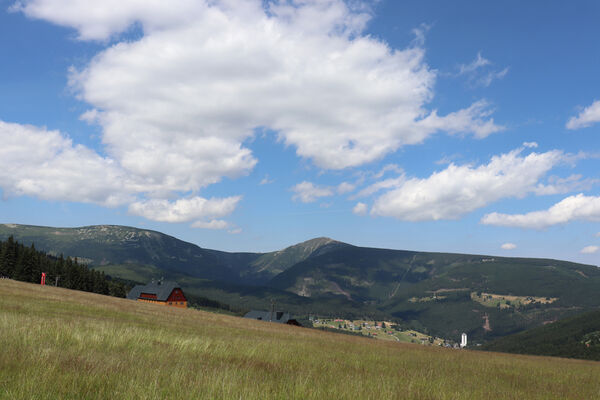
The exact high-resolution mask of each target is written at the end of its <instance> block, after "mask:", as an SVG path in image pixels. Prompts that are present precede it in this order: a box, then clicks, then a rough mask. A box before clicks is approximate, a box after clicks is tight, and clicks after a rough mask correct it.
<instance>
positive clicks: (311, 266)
mask: <svg viewBox="0 0 600 400" xmlns="http://www.w3.org/2000/svg"><path fill="white" fill-rule="evenodd" d="M269 285H270V286H272V287H275V288H278V289H280V290H285V291H289V292H292V293H295V294H298V295H300V296H304V297H308V298H311V299H315V300H316V299H323V300H324V301H326V299H327V298H330V297H332V296H336V297H341V298H345V299H347V300H348V301H354V302H358V303H361V304H365V305H370V306H372V307H374V308H375V309H377V310H379V311H380V312H383V313H385V314H386V315H389V316H391V317H394V318H397V319H400V320H403V321H405V322H406V323H407V324H409V325H411V326H413V327H415V328H418V329H424V330H426V331H429V332H430V333H433V334H437V335H441V336H444V337H455V338H456V337H458V336H459V335H460V333H461V332H466V333H468V334H469V336H470V337H471V338H472V339H474V340H476V341H485V340H488V339H491V338H494V337H497V336H504V335H507V334H510V333H514V332H518V331H521V330H523V329H526V328H528V327H532V326H537V325H541V324H542V323H544V322H547V321H552V320H555V319H557V318H562V317H564V316H567V315H572V314H575V313H578V312H582V311H583V310H586V309H589V308H592V307H598V306H600V292H599V291H598V289H599V288H600V270H599V269H598V268H597V267H595V266H589V265H582V264H575V263H569V262H564V261H557V260H546V259H523V258H503V257H490V256H481V255H462V254H444V253H422V252H411V251H399V250H384V249H372V248H361V247H346V248H342V249H338V250H334V251H331V252H329V253H327V254H324V255H320V256H316V257H311V258H309V259H307V260H305V261H303V262H301V263H298V264H296V265H295V266H293V267H291V268H289V269H288V270H286V271H285V272H283V273H281V274H279V275H277V276H276V277H274V278H273V279H272V280H271V281H270V282H269Z"/></svg>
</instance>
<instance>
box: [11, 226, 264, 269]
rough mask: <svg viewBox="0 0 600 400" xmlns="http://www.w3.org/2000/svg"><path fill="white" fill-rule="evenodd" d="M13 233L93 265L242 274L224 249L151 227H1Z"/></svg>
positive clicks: (27, 242) (52, 251) (40, 246)
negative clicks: (214, 249) (228, 260)
mask: <svg viewBox="0 0 600 400" xmlns="http://www.w3.org/2000/svg"><path fill="white" fill-rule="evenodd" d="M10 235H12V236H14V238H15V239H17V240H19V241H20V242H22V243H25V244H26V245H28V244H30V243H35V245H36V247H37V248H38V249H40V250H44V251H46V252H49V253H51V254H55V255H56V254H61V253H62V254H64V255H65V256H67V255H68V256H71V257H76V258H78V260H79V261H81V262H84V263H87V264H89V265H91V266H108V265H120V266H132V268H134V269H136V268H139V267H141V266H151V267H154V268H155V269H156V270H157V273H158V274H166V275H172V274H185V275H190V276H194V277H201V278H206V279H219V280H233V279H235V278H236V276H237V274H236V271H235V270H234V269H233V268H232V267H231V265H228V264H226V263H224V262H223V260H221V259H220V258H219V254H218V253H219V252H212V251H207V250H205V249H202V248H200V247H198V246H196V245H194V244H191V243H186V242H184V241H181V240H179V239H176V238H174V237H172V236H168V235H165V234H162V233H160V232H155V231H151V230H146V229H137V228H130V227H124V226H115V225H99V226H86V227H81V228H49V227H38V226H27V225H10V224H4V225H0V239H5V238H7V237H8V236H10ZM248 258H249V259H252V258H253V257H248ZM116 275H121V274H116Z"/></svg>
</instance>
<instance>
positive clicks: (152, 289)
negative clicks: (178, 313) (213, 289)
mask: <svg viewBox="0 0 600 400" xmlns="http://www.w3.org/2000/svg"><path fill="white" fill-rule="evenodd" d="M127 298H128V299H131V300H137V301H145V302H148V303H154V304H160V305H165V306H171V307H180V308H186V307H187V299H186V297H185V295H184V294H183V290H181V287H179V285H178V284H177V283H176V282H169V281H162V280H161V281H158V282H154V281H152V282H150V283H149V284H147V285H137V286H134V288H133V289H131V291H130V292H129V293H128V294H127Z"/></svg>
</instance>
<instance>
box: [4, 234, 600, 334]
mask: <svg viewBox="0 0 600 400" xmlns="http://www.w3.org/2000/svg"><path fill="white" fill-rule="evenodd" d="M57 232H58V233H57ZM10 234H13V235H14V236H15V239H17V240H19V241H22V242H25V244H26V245H27V244H28V243H27V241H30V242H34V243H35V244H36V248H38V249H41V250H45V251H60V252H62V253H63V254H65V256H67V255H69V256H72V257H85V258H87V259H89V265H90V266H91V267H92V268H94V269H98V270H101V271H103V272H105V273H106V274H108V275H112V276H115V277H119V278H123V279H128V280H130V281H136V282H142V283H144V282H145V281H148V280H149V279H152V278H160V277H165V278H168V279H175V280H177V281H178V282H179V283H180V284H181V285H182V287H184V290H186V291H188V292H190V293H193V294H195V295H198V296H202V297H206V298H210V299H214V300H216V301H219V302H221V303H224V304H229V305H231V306H234V307H237V308H242V309H245V308H262V309H267V308H268V307H270V302H271V301H272V300H274V301H276V302H277V303H278V304H279V305H280V307H281V308H284V309H286V310H289V311H291V312H293V313H296V314H300V315H305V316H307V315H308V314H311V313H313V314H314V313H317V314H323V315H330V316H336V315H339V316H354V317H361V316H371V317H373V318H371V319H374V318H375V317H377V319H385V318H387V319H393V320H396V321H401V322H402V324H403V326H404V327H406V328H414V329H417V330H421V331H424V332H429V333H431V334H435V335H438V336H441V337H446V336H455V335H457V334H460V332H466V333H468V334H469V337H470V338H472V339H473V340H475V341H488V340H490V339H494V338H496V337H500V336H504V335H508V334H511V333H516V332H519V331H522V330H524V329H527V328H531V327H535V326H539V325H541V324H543V323H546V322H548V321H552V320H556V319H560V318H563V317H566V316H571V315H575V314H577V313H580V312H584V311H587V310H590V309H593V308H596V307H600V291H599V290H598V289H599V288H600V269H598V268H597V267H596V266H590V265H584V264H578V263H572V262H567V261H561V260H552V259H542V258H537V259H536V258H519V257H498V256H489V255H472V254H458V253H436V252H418V251H410V250H392V249H378V248H369V247H359V246H354V245H350V244H347V243H342V242H338V241H335V240H333V239H330V238H323V237H321V238H314V239H309V240H307V241H305V242H302V243H298V244H295V245H292V246H288V247H286V248H284V249H282V250H278V251H275V252H269V253H251V252H246V253H228V252H223V251H219V250H211V249H205V248H201V247H199V246H197V245H194V244H191V243H187V242H183V241H181V240H179V239H177V238H174V237H171V236H168V235H164V234H162V233H160V232H156V231H150V230H143V229H138V228H129V227H122V226H118V225H117V226H114V225H100V226H91V227H80V228H47V227H35V226H20V225H0V238H2V237H7V236H8V235H10Z"/></svg>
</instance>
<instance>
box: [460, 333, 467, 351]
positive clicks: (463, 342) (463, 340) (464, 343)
mask: <svg viewBox="0 0 600 400" xmlns="http://www.w3.org/2000/svg"><path fill="white" fill-rule="evenodd" d="M464 347H467V334H466V333H464V332H463V334H462V335H461V336H460V348H461V349H462V348H464Z"/></svg>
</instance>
